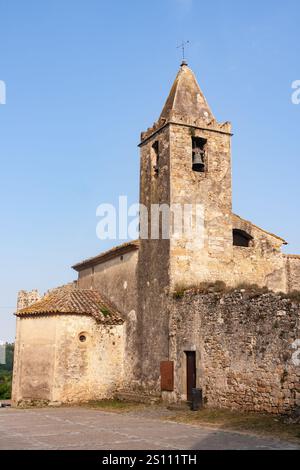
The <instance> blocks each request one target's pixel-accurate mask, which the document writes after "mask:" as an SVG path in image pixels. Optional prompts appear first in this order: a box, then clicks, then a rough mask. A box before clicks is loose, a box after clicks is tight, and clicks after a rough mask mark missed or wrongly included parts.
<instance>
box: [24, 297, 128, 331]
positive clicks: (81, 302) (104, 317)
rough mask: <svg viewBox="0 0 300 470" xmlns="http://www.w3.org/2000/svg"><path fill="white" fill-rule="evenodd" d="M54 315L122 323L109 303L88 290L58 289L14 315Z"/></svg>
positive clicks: (105, 322)
mask: <svg viewBox="0 0 300 470" xmlns="http://www.w3.org/2000/svg"><path fill="white" fill-rule="evenodd" d="M56 314H57V315H61V314H63V315H67V314H69V315H72V314H73V315H74V314H75V315H91V316H92V317H94V318H95V320H97V322H99V323H104V324H108V325H116V324H118V325H119V324H122V323H123V322H124V320H123V319H122V317H121V315H120V313H119V312H118V311H117V309H116V307H115V306H114V305H112V304H111V302H109V301H108V300H107V299H106V298H104V297H103V295H101V294H100V293H99V292H98V291H96V290H88V289H71V290H70V289H69V290H66V289H58V290H56V291H54V292H50V293H48V294H46V295H45V296H44V297H43V298H42V299H41V300H39V301H38V302H35V303H34V304H32V305H30V306H29V307H26V308H23V309H21V310H18V311H17V313H16V315H17V316H28V315H56Z"/></svg>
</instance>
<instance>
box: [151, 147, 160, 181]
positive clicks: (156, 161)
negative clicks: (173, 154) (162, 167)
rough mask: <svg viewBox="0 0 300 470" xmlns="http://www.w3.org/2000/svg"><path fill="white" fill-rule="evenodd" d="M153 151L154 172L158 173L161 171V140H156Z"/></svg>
mask: <svg viewBox="0 0 300 470" xmlns="http://www.w3.org/2000/svg"><path fill="white" fill-rule="evenodd" d="M152 152H153V169H154V174H155V175H158V173H159V142H158V140H157V141H155V142H154V144H153V145H152Z"/></svg>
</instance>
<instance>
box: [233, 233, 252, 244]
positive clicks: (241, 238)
mask: <svg viewBox="0 0 300 470" xmlns="http://www.w3.org/2000/svg"><path fill="white" fill-rule="evenodd" d="M252 240H253V237H251V235H249V233H247V232H245V231H244V230H240V229H237V228H235V229H233V246H243V247H249V246H250V244H251V241H252Z"/></svg>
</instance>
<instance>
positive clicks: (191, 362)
mask: <svg viewBox="0 0 300 470" xmlns="http://www.w3.org/2000/svg"><path fill="white" fill-rule="evenodd" d="M185 354H186V384H187V400H188V401H192V389H193V388H196V353H195V351H186V352H185Z"/></svg>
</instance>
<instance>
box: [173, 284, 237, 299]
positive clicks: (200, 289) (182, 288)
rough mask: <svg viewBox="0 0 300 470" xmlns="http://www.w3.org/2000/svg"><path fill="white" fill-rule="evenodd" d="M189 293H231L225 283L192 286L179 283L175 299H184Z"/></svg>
mask: <svg viewBox="0 0 300 470" xmlns="http://www.w3.org/2000/svg"><path fill="white" fill-rule="evenodd" d="M187 291H191V292H193V293H195V294H207V293H208V292H216V293H225V292H229V291H230V289H229V288H228V287H227V286H226V284H225V282H223V281H216V282H201V283H199V284H195V285H190V286H188V285H185V284H180V283H179V284H176V286H175V289H174V292H173V297H174V299H182V297H184V294H185V292H187Z"/></svg>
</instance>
